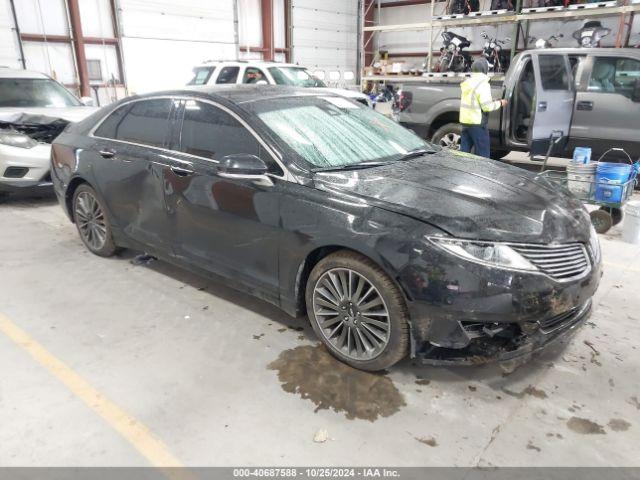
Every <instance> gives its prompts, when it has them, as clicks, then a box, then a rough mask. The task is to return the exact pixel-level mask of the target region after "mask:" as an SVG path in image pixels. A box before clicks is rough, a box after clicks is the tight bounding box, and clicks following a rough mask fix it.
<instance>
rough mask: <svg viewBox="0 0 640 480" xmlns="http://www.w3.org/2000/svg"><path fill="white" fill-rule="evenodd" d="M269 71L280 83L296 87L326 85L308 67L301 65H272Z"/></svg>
mask: <svg viewBox="0 0 640 480" xmlns="http://www.w3.org/2000/svg"><path fill="white" fill-rule="evenodd" d="M269 73H271V76H272V77H273V80H274V81H275V82H276V83H277V84H278V85H295V86H296V87H326V85H325V84H324V82H323V81H322V80H320V79H318V78H316V77H314V76H313V75H311V73H310V72H309V70H307V69H306V68H301V67H271V68H269Z"/></svg>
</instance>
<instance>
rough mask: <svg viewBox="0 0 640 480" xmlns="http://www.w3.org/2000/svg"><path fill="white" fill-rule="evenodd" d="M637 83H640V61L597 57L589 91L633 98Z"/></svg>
mask: <svg viewBox="0 0 640 480" xmlns="http://www.w3.org/2000/svg"><path fill="white" fill-rule="evenodd" d="M636 81H640V61H638V60H635V59H632V58H620V57H596V58H595V59H594V62H593V69H592V70H591V77H590V78H589V86H588V90H589V91H595V92H607V93H619V94H621V95H624V96H625V97H629V98H631V94H632V93H633V88H634V86H635V84H636Z"/></svg>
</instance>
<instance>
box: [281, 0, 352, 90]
mask: <svg viewBox="0 0 640 480" xmlns="http://www.w3.org/2000/svg"><path fill="white" fill-rule="evenodd" d="M291 25H292V27H293V29H292V36H291V43H292V46H293V61H294V62H295V63H298V64H300V65H304V66H306V67H308V68H310V69H311V70H318V71H322V72H325V75H326V76H325V80H327V82H328V83H331V84H344V83H347V84H348V83H351V84H353V83H354V80H353V79H352V78H351V79H350V75H349V72H350V73H351V74H352V75H353V76H354V77H355V73H356V69H357V58H358V27H357V25H358V1H357V0H323V1H322V2H318V1H317V0H292V2H291ZM336 72H339V79H338V78H336V77H337V76H336ZM345 73H347V75H346V77H345ZM330 76H331V77H332V78H331V79H330Z"/></svg>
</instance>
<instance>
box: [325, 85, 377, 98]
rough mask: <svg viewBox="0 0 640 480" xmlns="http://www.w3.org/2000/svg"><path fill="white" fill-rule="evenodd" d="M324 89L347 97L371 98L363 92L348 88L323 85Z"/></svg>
mask: <svg viewBox="0 0 640 480" xmlns="http://www.w3.org/2000/svg"><path fill="white" fill-rule="evenodd" d="M322 90H324V91H326V92H329V93H333V94H335V95H340V96H342V97H347V98H359V99H367V98H369V97H367V96H366V95H365V94H364V93H362V92H356V91H355V90H348V89H346V88H331V87H323V88H322Z"/></svg>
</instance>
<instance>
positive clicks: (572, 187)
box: [567, 162, 598, 198]
mask: <svg viewBox="0 0 640 480" xmlns="http://www.w3.org/2000/svg"><path fill="white" fill-rule="evenodd" d="M597 166H598V164H597V163H586V164H582V163H574V162H570V163H569V165H567V188H568V189H569V191H570V192H571V193H573V194H574V195H577V196H578V197H582V198H584V197H590V196H591V187H592V185H593V182H594V181H595V178H596V168H597Z"/></svg>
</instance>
